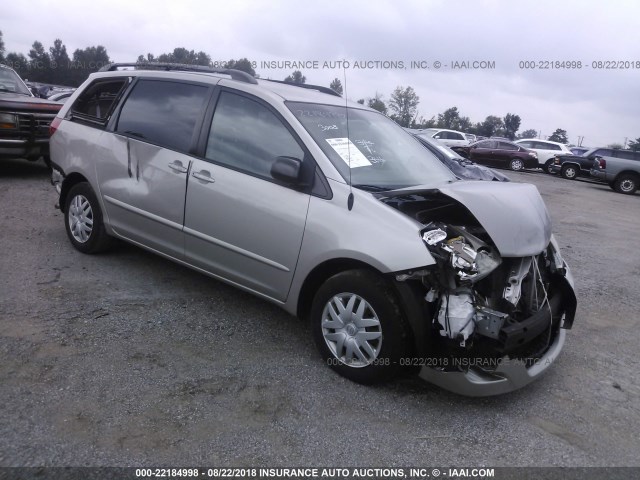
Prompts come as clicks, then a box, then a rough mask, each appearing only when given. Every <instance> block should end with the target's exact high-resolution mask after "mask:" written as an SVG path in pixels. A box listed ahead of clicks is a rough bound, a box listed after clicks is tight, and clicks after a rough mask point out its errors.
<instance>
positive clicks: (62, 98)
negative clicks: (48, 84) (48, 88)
mask: <svg viewBox="0 0 640 480" xmlns="http://www.w3.org/2000/svg"><path fill="white" fill-rule="evenodd" d="M71 95H73V90H70V91H66V92H57V93H54V94H53V95H49V96H48V97H47V100H51V101H53V102H58V103H64V102H66V101H67V100H68V99H69V97H70V96H71Z"/></svg>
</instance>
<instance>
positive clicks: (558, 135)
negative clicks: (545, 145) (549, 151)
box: [547, 128, 569, 143]
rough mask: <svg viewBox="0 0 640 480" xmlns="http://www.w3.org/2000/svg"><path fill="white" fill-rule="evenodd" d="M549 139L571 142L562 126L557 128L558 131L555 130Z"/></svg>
mask: <svg viewBox="0 0 640 480" xmlns="http://www.w3.org/2000/svg"><path fill="white" fill-rule="evenodd" d="M547 140H550V141H552V142H559V143H569V139H568V138H567V131H566V130H562V129H561V128H556V131H555V132H553V133H552V134H551V136H550V137H549V138H548V139H547Z"/></svg>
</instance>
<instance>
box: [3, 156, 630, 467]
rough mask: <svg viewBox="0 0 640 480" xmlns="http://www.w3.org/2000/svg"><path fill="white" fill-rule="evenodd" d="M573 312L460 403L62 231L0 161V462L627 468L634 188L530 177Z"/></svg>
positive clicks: (42, 181) (230, 299)
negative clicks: (360, 371) (552, 343)
mask: <svg viewBox="0 0 640 480" xmlns="http://www.w3.org/2000/svg"><path fill="white" fill-rule="evenodd" d="M509 175H510V176H511V177H512V179H513V180H515V181H525V182H531V183H534V184H536V185H537V186H538V188H539V189H540V192H541V193H542V195H543V197H544V198H545V201H546V202H547V205H548V207H549V210H550V213H551V216H552V218H553V221H554V231H555V233H556V236H557V238H558V240H559V243H560V245H561V247H562V249H563V254H564V256H565V258H566V259H567V261H568V262H569V264H570V266H571V267H572V270H573V273H574V276H575V278H576V282H577V294H578V299H579V309H578V314H577V317H576V322H575V324H574V328H573V330H571V331H570V332H569V335H568V337H567V343H566V346H565V349H564V352H563V353H562V355H561V356H560V358H559V360H558V361H557V362H556V364H555V365H554V367H553V368H552V369H551V371H550V372H549V373H548V374H547V375H546V376H545V377H544V378H543V379H542V380H540V381H538V382H536V383H534V384H532V385H530V386H528V387H527V388H525V389H523V390H520V391H517V392H514V393H511V394H508V395H504V396H501V397H497V398H496V397H494V398H484V399H470V398H464V397H460V396H458V395H455V394H451V393H448V392H446V391H444V390H441V389H439V388H437V387H435V386H431V385H429V384H425V383H423V382H421V381H419V380H417V379H402V380H398V381H396V382H394V383H391V384H387V385H384V386H377V387H365V386H360V385H357V384H354V383H351V382H349V381H347V380H344V379H342V378H341V377H339V376H338V375H336V374H335V373H333V372H332V371H331V370H330V369H329V368H327V367H326V366H325V365H324V364H323V362H322V361H321V359H320V358H319V356H318V354H317V353H316V349H315V347H314V345H313V344H312V341H311V339H310V333H309V329H308V327H307V326H306V325H305V324H304V323H302V322H299V321H298V320H296V319H295V318H292V317H291V316H289V315H287V314H286V313H284V312H283V311H281V310H280V309H278V308H277V307H275V306H273V305H271V304H269V303H266V302H264V301H262V300H259V299H256V298H254V297H252V296H250V295H249V294H246V293H243V292H240V291H238V290H235V289H233V288H231V287H228V286H226V285H224V284H222V283H220V282H217V281H215V280H212V279H210V278H207V277H205V276H202V275H200V274H198V273H195V272H193V271H191V270H188V269H186V268H183V267H181V266H178V265H175V264H173V263H171V262H169V261H167V260H164V259H161V258H159V257H156V256H154V255H152V254H149V253H146V252H145V251H143V250H140V249H138V248H135V247H132V246H128V245H125V244H120V245H118V247H117V248H116V249H115V250H113V251H112V252H110V253H107V254H102V255H97V256H87V255H83V254H81V253H79V252H77V251H75V250H74V249H73V248H72V247H71V245H70V243H69V242H68V240H67V238H66V235H65V231H64V227H63V223H62V222H63V218H62V214H61V213H60V212H59V211H58V210H55V209H54V204H55V202H56V194H55V191H54V190H53V188H52V187H51V186H50V184H49V183H48V175H47V171H46V169H45V168H44V167H43V166H42V165H41V164H31V163H27V162H24V161H18V160H16V161H3V162H2V168H1V170H0V205H2V208H1V211H0V232H1V233H0V247H1V250H0V251H1V252H2V253H1V256H0V466H85V465H86V466H107V465H112V466H115V465H118V466H162V465H169V466H249V465H251V466H293V465H308V464H313V465H321V466H322V465H327V466H416V465H453V466H455V465H468V466H482V465H484V466H493V467H496V466H542V465H547V466H558V465H562V466H639V465H640V456H639V455H638V452H639V451H640V440H639V438H640V382H639V381H638V380H639V379H638V372H639V371H640V359H639V358H640V357H639V356H638V355H637V349H638V345H639V344H640V334H639V329H638V327H639V321H638V294H639V292H640V255H639V254H638V251H637V250H634V248H637V247H638V238H639V237H640V224H639V222H638V218H640V216H639V214H638V213H639V212H640V195H635V196H624V195H620V194H616V193H614V192H613V191H611V190H610V189H609V188H608V187H607V186H602V185H599V184H594V183H590V182H587V181H582V180H579V181H567V180H563V179H560V178H555V177H551V176H548V175H544V174H542V173H520V174H512V173H510V174H509Z"/></svg>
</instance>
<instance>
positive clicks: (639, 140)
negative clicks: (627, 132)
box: [629, 137, 640, 152]
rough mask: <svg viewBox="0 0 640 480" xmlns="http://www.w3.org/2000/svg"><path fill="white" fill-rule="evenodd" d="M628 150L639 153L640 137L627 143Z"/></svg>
mask: <svg viewBox="0 0 640 480" xmlns="http://www.w3.org/2000/svg"><path fill="white" fill-rule="evenodd" d="M629 148H630V149H631V150H633V151H634V152H640V137H638V138H636V139H635V140H631V141H630V142H629Z"/></svg>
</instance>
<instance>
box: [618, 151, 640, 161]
mask: <svg viewBox="0 0 640 480" xmlns="http://www.w3.org/2000/svg"><path fill="white" fill-rule="evenodd" d="M616 157H618V158H624V159H625V160H640V154H638V153H637V152H631V151H629V150H617V151H616Z"/></svg>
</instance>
